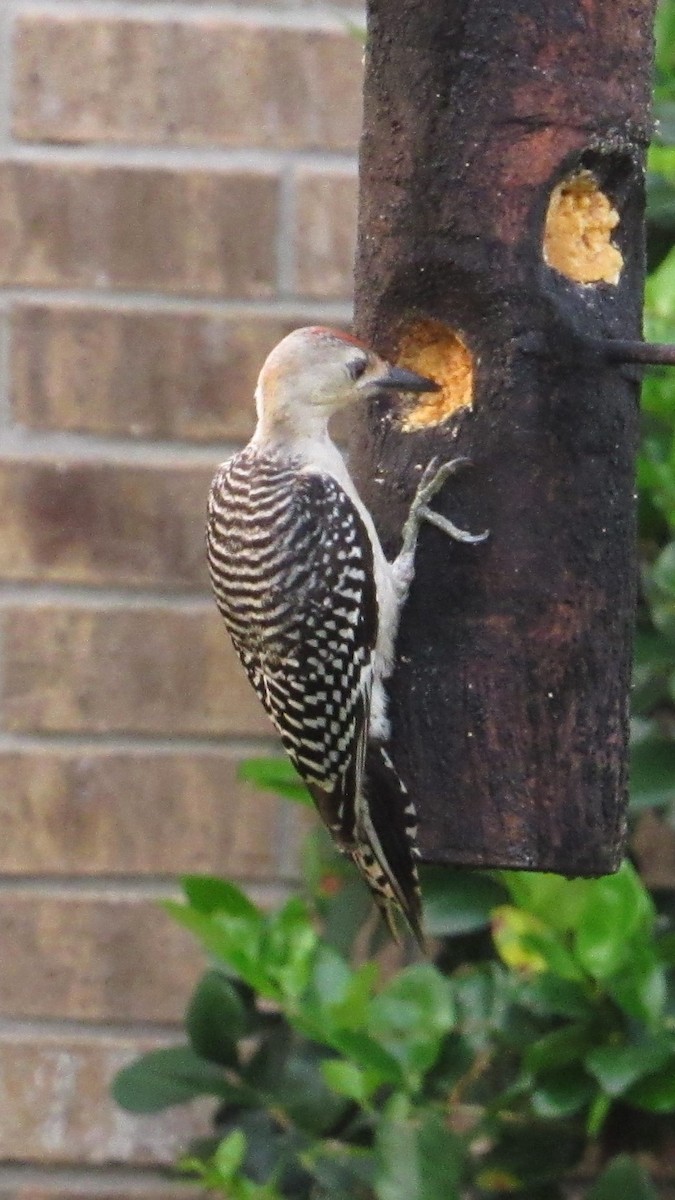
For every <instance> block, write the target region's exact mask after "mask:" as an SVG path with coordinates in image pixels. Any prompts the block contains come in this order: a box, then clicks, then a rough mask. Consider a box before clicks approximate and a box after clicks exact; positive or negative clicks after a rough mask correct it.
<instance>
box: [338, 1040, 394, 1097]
mask: <svg viewBox="0 0 675 1200" xmlns="http://www.w3.org/2000/svg"><path fill="white" fill-rule="evenodd" d="M331 1043H332V1045H333V1047H334V1049H336V1050H338V1051H339V1052H340V1054H342V1055H344V1057H345V1058H349V1059H352V1060H353V1061H354V1062H355V1063H356V1064H357V1065H358V1066H361V1067H363V1068H364V1070H367V1071H368V1072H369V1073H370V1074H371V1075H372V1078H373V1079H375V1078H377V1079H378V1080H379V1083H380V1084H385V1083H388V1084H392V1085H393V1086H394V1087H397V1086H400V1085H401V1084H402V1083H403V1082H404V1078H403V1072H402V1070H401V1066H400V1064H399V1063H398V1062H397V1060H396V1059H395V1058H394V1056H393V1055H392V1054H390V1053H388V1051H387V1050H385V1048H384V1047H383V1046H381V1045H380V1043H379V1042H378V1041H376V1040H375V1038H372V1037H369V1036H368V1034H366V1033H360V1032H357V1031H355V1030H351V1029H339V1030H336V1031H334V1032H333V1033H332V1034H331Z"/></svg>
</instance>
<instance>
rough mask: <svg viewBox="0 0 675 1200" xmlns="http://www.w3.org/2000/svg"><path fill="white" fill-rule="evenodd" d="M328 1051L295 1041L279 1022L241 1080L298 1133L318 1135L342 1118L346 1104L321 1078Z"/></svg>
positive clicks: (300, 1040)
mask: <svg viewBox="0 0 675 1200" xmlns="http://www.w3.org/2000/svg"><path fill="white" fill-rule="evenodd" d="M327 1054H328V1052H327V1051H326V1050H325V1049H324V1048H323V1047H321V1046H316V1045H314V1044H313V1043H312V1042H307V1041H304V1040H302V1039H300V1038H298V1037H297V1036H296V1035H295V1034H294V1033H293V1031H292V1030H291V1029H289V1027H288V1026H287V1025H285V1024H283V1023H281V1024H280V1026H279V1027H278V1029H277V1030H276V1031H274V1032H273V1033H272V1034H271V1035H270V1036H269V1037H268V1038H267V1039H265V1040H264V1041H263V1042H262V1043H261V1044H260V1045H259V1046H258V1048H257V1050H256V1052H255V1053H254V1055H253V1057H252V1058H251V1059H250V1061H249V1062H248V1063H247V1064H246V1067H245V1068H244V1071H243V1077H244V1080H245V1083H246V1085H247V1086H248V1087H250V1088H253V1089H255V1090H256V1091H257V1092H258V1093H260V1095H261V1097H262V1100H263V1102H264V1103H265V1104H266V1105H267V1106H268V1107H269V1108H271V1109H273V1110H276V1111H279V1112H282V1113H285V1114H286V1115H287V1117H288V1118H289V1119H290V1120H291V1121H292V1122H293V1123H294V1124H295V1125H296V1126H298V1127H299V1128H300V1129H301V1130H303V1131H305V1132H306V1133H307V1134H311V1135H312V1136H321V1135H323V1134H325V1133H326V1132H327V1131H328V1130H330V1129H332V1128H333V1127H334V1126H335V1125H336V1124H338V1123H339V1122H340V1121H341V1120H343V1118H344V1114H345V1112H346V1111H347V1110H348V1108H349V1105H348V1104H347V1103H346V1102H345V1099H344V1098H343V1097H342V1096H339V1095H336V1093H335V1092H334V1091H332V1090H331V1089H330V1088H329V1087H328V1084H327V1083H326V1080H325V1078H324V1073H323V1068H324V1064H325V1062H326V1061H327Z"/></svg>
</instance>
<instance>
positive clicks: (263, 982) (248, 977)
mask: <svg viewBox="0 0 675 1200" xmlns="http://www.w3.org/2000/svg"><path fill="white" fill-rule="evenodd" d="M163 907H164V908H165V909H166V911H167V912H168V913H170V914H171V916H172V917H173V918H174V919H175V920H176V921H178V922H179V923H180V924H181V925H184V926H185V928H186V929H189V930H190V931H191V932H192V933H194V934H195V935H196V936H197V937H198V938H199V939H200V941H201V942H202V944H203V945H204V947H205V948H206V950H208V951H209V953H210V954H213V955H214V956H215V957H216V958H218V959H220V960H221V961H222V962H223V963H225V964H226V965H227V966H228V967H230V968H231V969H232V970H233V971H235V972H236V973H237V974H238V975H239V976H240V978H241V979H243V980H244V982H245V983H247V984H248V985H249V987H252V988H253V989H254V991H256V992H259V993H260V994H261V995H262V996H264V997H265V998H266V999H268V1000H275V1001H279V999H280V994H279V986H278V984H277V982H276V980H275V979H273V978H272V977H271V976H270V973H269V971H268V969H267V965H266V963H265V961H264V959H263V958H262V957H261V943H262V938H263V934H264V920H263V917H262V914H261V913H258V911H257V910H256V909H255V908H254V909H253V912H254V918H250V917H248V918H246V917H241V918H238V917H231V916H228V914H226V913H223V912H220V911H216V912H214V914H213V915H212V916H206V915H204V914H203V913H201V912H199V911H198V910H197V909H195V908H190V907H189V906H188V905H187V904H177V903H176V902H175V901H173V900H165V901H164V903H163Z"/></svg>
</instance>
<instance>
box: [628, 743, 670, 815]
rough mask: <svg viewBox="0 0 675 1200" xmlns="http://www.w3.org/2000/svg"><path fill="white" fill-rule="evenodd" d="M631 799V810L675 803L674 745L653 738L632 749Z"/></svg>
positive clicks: (633, 746)
mask: <svg viewBox="0 0 675 1200" xmlns="http://www.w3.org/2000/svg"><path fill="white" fill-rule="evenodd" d="M630 795H631V807H632V808H633V809H634V810H640V809H643V808H650V807H654V806H656V805H661V804H670V803H672V801H673V800H675V742H673V741H670V740H668V739H666V738H658V737H653V738H649V739H645V740H644V741H641V742H638V743H637V744H636V745H632V746H631V759H630Z"/></svg>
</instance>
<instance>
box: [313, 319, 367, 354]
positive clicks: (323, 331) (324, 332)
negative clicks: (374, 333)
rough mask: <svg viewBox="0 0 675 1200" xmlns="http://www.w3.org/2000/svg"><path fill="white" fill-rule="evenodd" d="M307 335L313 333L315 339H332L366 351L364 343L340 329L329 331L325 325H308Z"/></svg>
mask: <svg viewBox="0 0 675 1200" xmlns="http://www.w3.org/2000/svg"><path fill="white" fill-rule="evenodd" d="M308 333H315V334H316V336H317V337H327V338H332V339H334V340H335V341H338V342H349V343H350V345H352V346H358V348H359V350H367V349H368V347H367V346H366V344H365V342H361V341H359V339H358V338H355V337H353V336H352V334H351V333H345V332H344V331H343V330H342V329H329V328H328V326H327V325H310V326H309V327H308Z"/></svg>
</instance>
